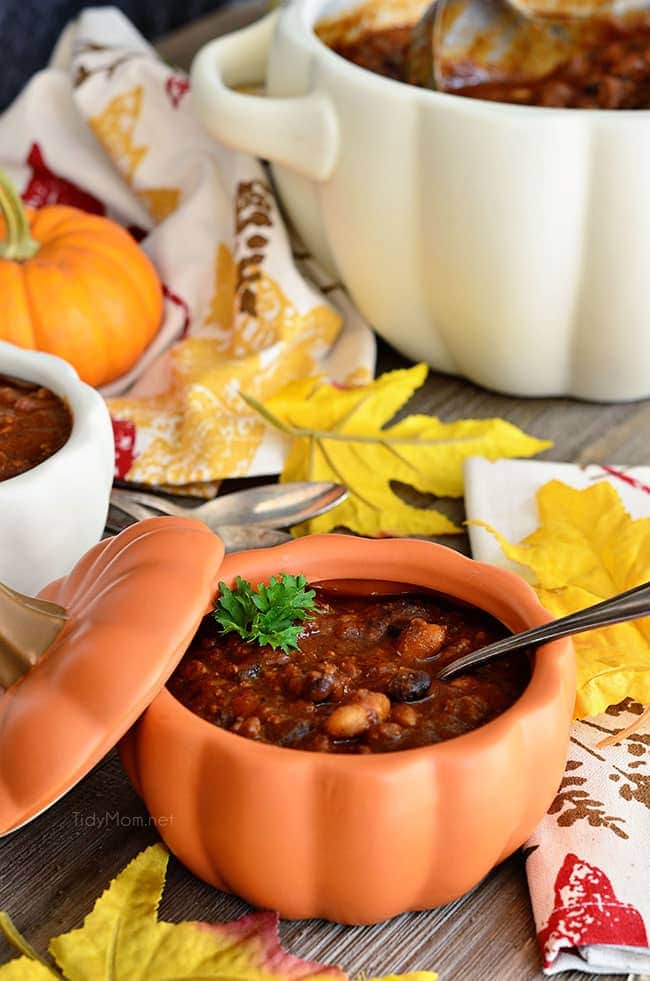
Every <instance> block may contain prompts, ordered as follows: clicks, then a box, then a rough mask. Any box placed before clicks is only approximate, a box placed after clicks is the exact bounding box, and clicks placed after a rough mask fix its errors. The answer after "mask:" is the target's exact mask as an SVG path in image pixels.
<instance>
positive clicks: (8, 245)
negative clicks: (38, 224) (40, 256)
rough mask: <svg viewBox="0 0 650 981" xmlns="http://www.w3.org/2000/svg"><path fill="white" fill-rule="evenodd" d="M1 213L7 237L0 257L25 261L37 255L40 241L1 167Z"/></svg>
mask: <svg viewBox="0 0 650 981" xmlns="http://www.w3.org/2000/svg"><path fill="white" fill-rule="evenodd" d="M0 213H1V214H2V217H3V218H4V221H5V238H4V241H0V258H2V259H13V260H15V261H16V262H23V261H24V260H25V259H31V258H32V256H34V255H36V253H37V252H38V250H39V249H40V247H41V244H40V242H37V241H36V239H34V238H32V234H31V231H30V228H29V222H28V221H27V215H26V214H25V208H24V207H23V202H22V201H21V199H20V197H19V196H18V192H17V191H16V188H15V187H14V186H13V184H12V183H11V181H10V180H9V178H8V177H7V175H6V174H5V172H4V171H3V170H2V168H1V167H0Z"/></svg>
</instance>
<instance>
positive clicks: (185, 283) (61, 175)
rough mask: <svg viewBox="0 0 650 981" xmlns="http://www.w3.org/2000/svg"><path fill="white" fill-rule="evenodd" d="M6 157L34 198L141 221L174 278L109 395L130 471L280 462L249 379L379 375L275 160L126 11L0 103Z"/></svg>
mask: <svg viewBox="0 0 650 981" xmlns="http://www.w3.org/2000/svg"><path fill="white" fill-rule="evenodd" d="M0 165H2V166H3V167H5V169H6V170H7V172H8V173H9V174H10V176H11V177H12V178H13V179H14V180H15V181H16V184H17V186H18V188H19V189H20V190H21V191H22V196H23V199H24V200H25V201H26V202H27V203H29V204H32V205H35V206H39V205H43V204H52V203H64V204H71V205H75V206H77V207H81V208H84V209H86V210H88V211H91V212H95V213H98V214H105V215H107V216H108V217H110V218H114V219H115V220H117V221H119V222H121V223H122V224H123V225H125V226H127V227H128V228H129V229H130V230H131V231H132V233H133V234H134V235H135V236H136V238H138V239H139V240H141V243H142V246H143V248H144V249H145V251H146V252H147V253H148V254H149V256H150V257H151V258H152V259H153V261H154V263H155V265H156V268H157V269H158V272H159V274H160V276H161V279H162V282H163V286H164V292H165V296H166V311H165V317H164V321H163V325H162V329H161V330H160V333H159V334H158V335H157V337H156V338H155V339H154V341H153V342H152V344H151V345H150V346H149V348H148V349H147V351H146V352H145V354H144V355H143V357H142V358H141V359H140V361H139V363H138V364H137V365H136V367H135V368H134V369H133V370H132V371H131V372H130V373H129V374H128V375H127V376H124V377H123V378H122V379H120V380H119V381H118V382H117V383H114V384H113V385H112V386H110V387H109V388H108V389H106V391H105V394H106V395H107V396H109V408H110V411H111V415H112V417H113V420H114V430H115V436H116V472H117V475H118V476H119V477H121V478H126V479H128V480H133V481H139V482H143V483H153V484H170V485H192V484H196V483H197V482H199V483H201V482H206V481H208V482H209V481H213V480H216V479H219V478H222V477H233V476H243V475H254V474H263V473H277V472H278V471H279V470H280V469H281V466H282V460H283V456H284V451H285V445H284V442H283V440H282V438H281V437H279V436H278V435H277V434H274V433H272V432H270V431H269V430H268V429H266V428H265V427H264V425H263V424H262V423H261V421H260V419H259V417H256V416H255V415H254V413H253V412H252V410H250V409H248V408H247V407H246V405H245V404H244V403H243V402H242V400H241V399H239V398H238V395H237V392H238V391H239V389H240V388H241V389H242V390H245V391H247V392H249V393H250V394H251V395H253V396H255V397H257V398H258V399H259V398H261V399H264V398H267V397H268V396H270V395H272V394H273V393H274V392H275V391H277V390H278V389H279V388H281V387H282V386H283V385H284V384H286V383H287V382H289V381H292V380H293V379H296V378H301V377H305V376H309V375H313V374H316V373H319V372H323V373H324V374H326V375H327V376H328V377H329V378H331V379H332V380H334V381H337V382H341V383H353V382H365V381H368V380H369V379H370V378H371V377H372V374H373V371H374V359H375V344H374V338H373V335H372V332H371V330H370V329H369V327H368V326H367V325H366V324H365V323H364V322H363V321H362V320H361V318H360V317H359V315H358V314H357V313H356V312H355V310H354V308H353V307H352V305H351V304H350V302H349V301H348V300H347V297H346V296H345V294H344V292H343V291H342V290H341V289H340V287H339V286H338V285H337V284H336V283H335V282H333V281H331V277H328V276H327V275H326V274H324V273H322V272H321V271H320V270H319V269H318V268H317V266H316V264H315V263H314V262H313V260H311V259H310V258H309V257H304V256H303V257H302V258H301V259H295V258H294V256H293V255H292V250H291V247H290V243H289V240H288V236H287V232H286V230H285V227H284V225H283V223H282V219H281V216H280V214H279V211H278V207H277V204H276V201H275V199H274V196H273V192H272V189H271V187H270V186H269V183H268V178H267V175H266V173H265V171H264V170H263V168H262V166H261V165H260V163H259V162H258V161H257V160H254V159H253V158H251V157H249V156H246V155H244V154H240V153H236V152H234V151H232V150H229V149H227V148H225V147H223V146H220V145H218V144H216V143H215V142H214V141H213V140H212V139H211V138H210V137H209V136H208V134H207V132H206V131H205V130H204V129H203V127H202V126H201V124H200V123H199V120H198V118H197V116H196V115H195V113H194V110H193V107H192V101H191V94H190V92H189V83H188V79H187V78H186V76H185V75H183V74H182V73H180V72H178V71H175V70H174V69H172V68H170V67H169V66H168V65H166V64H164V63H163V62H162V61H161V60H160V59H159V58H158V57H157V56H156V53H155V52H154V50H153V49H152V48H151V47H150V46H149V45H148V44H146V42H145V41H144V40H143V39H142V37H141V36H140V35H139V34H138V33H137V31H136V30H135V29H134V28H133V26H132V25H131V24H130V22H129V21H128V20H126V19H125V18H124V17H123V15H122V14H120V13H119V11H117V10H116V9H114V8H110V7H105V8H98V9H88V10H86V11H85V12H84V13H82V15H81V16H80V17H79V18H78V20H77V21H76V22H75V23H74V24H73V25H71V27H70V28H69V29H68V30H67V31H66V32H65V34H64V36H63V37H62V39H61V40H60V42H59V44H58V46H57V49H56V51H55V53H54V56H53V59H52V63H51V65H50V67H49V68H48V69H47V70H45V71H43V72H41V73H40V74H38V75H36V76H35V77H34V78H33V79H32V80H31V82H30V83H29V85H28V86H27V87H26V89H25V90H24V91H23V93H22V94H21V95H20V96H19V97H18V99H17V100H16V101H15V103H14V104H13V106H11V107H10V108H9V109H8V110H7V112H5V113H4V114H3V115H2V116H1V117H0ZM299 266H300V268H299ZM304 273H306V274H307V276H309V277H310V279H311V280H314V281H315V282H316V283H317V284H318V287H320V288H321V289H322V290H324V291H325V293H326V294H327V299H326V298H325V293H324V292H321V291H319V289H318V288H316V286H315V285H312V282H310V281H309V279H307V277H306V275H304Z"/></svg>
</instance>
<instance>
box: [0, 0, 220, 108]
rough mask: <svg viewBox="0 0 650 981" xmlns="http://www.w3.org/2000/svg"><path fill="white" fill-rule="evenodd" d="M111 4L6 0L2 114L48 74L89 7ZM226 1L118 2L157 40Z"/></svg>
mask: <svg viewBox="0 0 650 981" xmlns="http://www.w3.org/2000/svg"><path fill="white" fill-rule="evenodd" d="M109 2H111V0H102V2H93V0H0V44H1V45H2V58H0V110H1V109H4V108H5V107H6V106H7V105H8V103H9V102H11V100H12V99H13V98H14V96H15V95H16V94H17V93H18V92H19V91H20V89H21V87H22V86H23V85H24V84H25V82H26V81H27V79H28V78H29V77H30V75H33V74H34V72H35V71H38V69H39V68H42V67H43V66H44V65H45V64H46V62H47V60H48V58H49V55H50V52H51V50H52V48H53V46H54V44H55V42H56V39H57V38H58V36H59V34H60V33H61V31H62V30H63V28H64V27H65V25H66V24H67V22H68V21H69V20H71V19H72V18H73V17H74V16H76V14H78V13H79V11H80V10H81V9H82V8H83V7H100V6H105V5H106V4H107V3H109ZM223 2H224V0H113V5H114V6H116V7H119V8H120V9H121V10H123V11H124V13H125V14H126V15H127V16H128V17H130V18H131V20H132V21H133V23H134V24H135V25H136V27H138V28H139V30H140V31H142V33H143V34H144V35H145V36H146V37H148V38H150V39H152V38H156V37H158V36H159V35H161V34H164V33H165V31H169V30H171V29H172V28H174V27H179V26H180V25H181V24H184V23H187V22H188V21H190V20H193V19H194V18H195V17H200V15H201V14H205V13H207V12H208V11H210V10H214V9H215V8H217V7H219V6H221V5H222V4H223Z"/></svg>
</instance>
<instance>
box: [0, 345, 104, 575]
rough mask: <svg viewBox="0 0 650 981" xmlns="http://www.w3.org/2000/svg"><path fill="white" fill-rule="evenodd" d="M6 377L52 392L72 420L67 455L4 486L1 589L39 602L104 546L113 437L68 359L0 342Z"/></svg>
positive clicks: (0, 495) (0, 497) (0, 365)
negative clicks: (39, 597) (37, 595)
mask: <svg viewBox="0 0 650 981" xmlns="http://www.w3.org/2000/svg"><path fill="white" fill-rule="evenodd" d="M0 374H2V375H10V376H13V377H14V378H20V379H22V380H24V381H29V382H35V383H36V384H38V385H42V386H44V387H45V388H49V389H51V391H53V392H54V393H55V394H56V395H58V396H59V397H60V398H62V399H63V400H64V402H66V404H67V405H68V408H69V409H70V412H71V414H72V432H71V433H70V437H69V439H68V441H67V442H66V443H65V444H64V445H63V446H62V447H61V449H59V450H57V452H56V453H54V454H53V455H52V456H51V457H49V458H48V459H47V460H44V461H43V462H42V463H39V464H38V466H36V467H33V468H32V469H31V470H27V471H26V472H25V473H21V474H18V476H16V477H10V478H9V479H8V480H2V481H0V582H4V583H6V585H8V586H11V587H12V588H13V589H17V590H19V591H20V592H23V593H32V594H33V593H36V592H38V590H39V589H41V588H42V587H43V586H45V585H46V584H47V583H48V582H51V581H52V580H53V579H58V578H59V576H63V575H65V574H66V573H68V572H69V571H70V569H71V568H72V566H73V565H74V564H75V562H76V561H77V560H78V559H79V558H80V557H81V556H82V555H83V554H84V552H86V551H87V550H88V549H89V548H90V546H91V545H94V544H95V543H96V542H98V541H99V539H100V538H101V535H102V531H103V529H104V525H105V523H106V514H107V512H108V501H109V496H110V492H111V484H112V480H113V467H114V448H113V434H112V430H111V421H110V417H109V414H108V409H107V408H106V403H105V402H104V399H103V398H102V397H101V395H100V394H99V392H97V391H96V390H95V389H94V388H91V387H90V386H89V385H86V384H85V383H84V382H82V381H80V379H79V376H78V375H77V373H76V372H75V370H74V368H72V367H71V365H69V364H68V363H67V362H66V361H63V360H62V359H61V358H56V357H54V356H53V355H51V354H41V353H40V352H37V351H26V350H23V349H22V348H19V347H16V346H15V345H14V344H7V343H5V342H4V341H0Z"/></svg>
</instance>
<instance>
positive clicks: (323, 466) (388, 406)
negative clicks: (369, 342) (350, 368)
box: [243, 364, 552, 536]
mask: <svg viewBox="0 0 650 981" xmlns="http://www.w3.org/2000/svg"><path fill="white" fill-rule="evenodd" d="M427 371H428V368H427V366H426V365H423V364H419V365H415V367H413V368H409V369H404V370H399V371H392V372H389V373H387V374H385V375H381V376H380V377H379V378H377V379H376V380H375V381H373V382H371V383H370V384H369V385H363V386H358V387H354V388H346V389H341V388H337V387H335V386H334V385H330V384H328V383H326V382H325V381H324V380H323V379H321V378H308V379H304V380H302V381H296V382H292V383H291V384H290V385H287V386H286V387H285V388H283V389H282V391H280V392H278V393H277V394H276V395H274V396H273V397H272V398H270V399H268V400H267V401H265V402H264V403H263V404H262V403H260V402H258V401H257V400H255V399H253V398H251V397H250V396H248V395H243V398H244V399H245V400H246V401H247V402H248V404H249V405H250V406H251V407H252V408H254V409H256V410H257V411H258V412H259V413H260V414H261V415H262V416H263V417H264V418H265V419H266V421H267V422H268V423H269V424H270V425H272V426H274V427H275V428H277V429H279V430H280V431H282V432H283V433H285V434H286V435H287V436H289V437H291V445H290V448H289V453H288V456H287V459H286V462H285V465H284V470H283V471H282V475H281V477H280V479H281V480H282V481H291V480H325V481H335V482H337V483H340V484H345V485H346V486H347V488H348V492H349V493H348V497H347V500H345V501H344V502H343V503H342V504H339V505H338V507H336V508H334V509H333V510H332V511H329V512H328V513H327V514H323V515H320V516H319V517H317V518H313V519H312V520H311V521H309V522H307V523H306V524H305V525H303V526H302V527H301V528H300V529H299V531H302V532H305V531H307V532H311V533H314V532H326V531H330V530H331V529H332V528H335V527H337V526H343V527H346V528H349V529H350V530H351V531H356V532H358V533H359V534H362V535H370V536H381V535H447V534H453V533H455V532H458V531H460V529H459V528H458V527H457V526H456V525H455V524H453V522H451V521H450V520H449V519H448V518H446V517H445V516H444V515H443V514H441V513H440V512H439V511H436V510H433V509H431V508H419V507H412V506H411V505H409V504H406V503H405V502H404V501H403V500H401V498H400V497H398V495H397V494H396V493H395V492H394V491H393V489H392V488H391V486H390V483H391V481H398V482H400V483H403V484H410V485H411V486H412V487H414V488H416V490H418V491H421V492H422V493H425V494H435V495H437V496H438V497H461V496H462V494H463V461H464V460H465V459H466V457H468V456H484V457H487V459H488V460H497V459H500V458H502V457H512V456H526V457H527V456H534V455H535V454H536V453H540V452H541V451H542V450H544V449H546V448H547V447H549V446H551V445H552V444H551V443H549V442H546V441H544V440H539V439H535V438H534V437H532V436H528V435H526V433H524V432H522V431H521V430H520V429H518V428H517V427H516V426H513V425H512V424H511V423H509V422H506V421H504V420H503V419H460V420H458V421H456V422H441V421H440V419H437V418H436V417H435V416H426V415H412V416H407V418H405V419H402V420H401V421H400V422H397V423H395V424H394V425H392V426H389V427H387V428H382V427H384V426H385V424H386V423H387V422H389V421H390V420H391V419H392V418H393V416H394V415H395V413H396V412H398V411H399V410H400V409H401V408H402V406H403V405H404V404H405V403H406V402H407V401H408V400H409V399H410V397H411V396H412V395H413V393H414V392H415V390H416V389H418V388H419V387H420V386H421V385H422V384H423V382H424V380H425V378H426V376H427Z"/></svg>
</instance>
